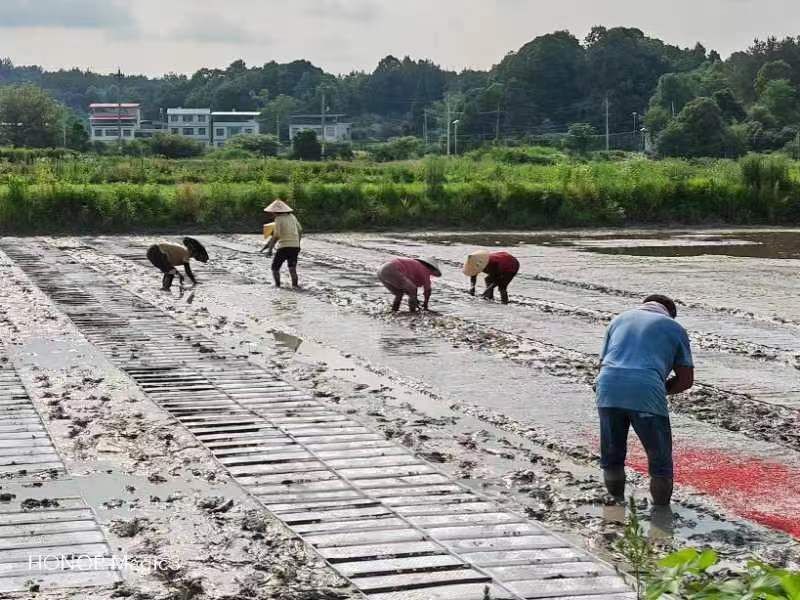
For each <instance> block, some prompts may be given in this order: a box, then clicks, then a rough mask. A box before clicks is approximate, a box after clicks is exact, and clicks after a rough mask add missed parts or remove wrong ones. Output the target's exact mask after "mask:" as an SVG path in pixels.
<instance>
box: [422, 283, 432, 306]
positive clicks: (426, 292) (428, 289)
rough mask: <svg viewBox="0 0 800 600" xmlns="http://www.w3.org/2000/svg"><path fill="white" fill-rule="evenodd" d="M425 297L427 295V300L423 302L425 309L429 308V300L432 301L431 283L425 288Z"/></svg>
mask: <svg viewBox="0 0 800 600" xmlns="http://www.w3.org/2000/svg"><path fill="white" fill-rule="evenodd" d="M424 297H425V300H424V301H423V302H422V309H423V310H428V302H430V299H431V286H430V285H429V286H428V287H426V288H425V296H424Z"/></svg>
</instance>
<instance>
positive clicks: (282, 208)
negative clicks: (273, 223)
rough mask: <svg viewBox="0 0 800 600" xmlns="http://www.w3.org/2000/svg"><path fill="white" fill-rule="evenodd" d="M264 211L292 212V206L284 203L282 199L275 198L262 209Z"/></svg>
mask: <svg viewBox="0 0 800 600" xmlns="http://www.w3.org/2000/svg"><path fill="white" fill-rule="evenodd" d="M264 212H268V213H272V214H275V215H277V214H283V213H290V212H294V211H293V210H292V207H291V206H289V205H288V204H286V202H284V201H283V200H275V201H274V202H273V203H272V204H270V205H269V206H268V207H267V208H265V209H264Z"/></svg>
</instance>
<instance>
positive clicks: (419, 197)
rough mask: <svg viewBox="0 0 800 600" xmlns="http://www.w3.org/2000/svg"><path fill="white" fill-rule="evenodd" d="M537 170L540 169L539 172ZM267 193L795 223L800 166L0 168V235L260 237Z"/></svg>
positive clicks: (457, 163)
mask: <svg viewBox="0 0 800 600" xmlns="http://www.w3.org/2000/svg"><path fill="white" fill-rule="evenodd" d="M542 163H545V164H542ZM273 197H282V198H287V199H289V200H290V201H291V202H292V203H293V204H294V205H295V207H296V209H297V211H298V214H299V216H300V217H301V219H302V220H303V222H304V223H305V224H306V226H307V227H308V228H309V229H312V230H338V229H368V228H392V227H397V228H408V227H424V228H432V227H443V228H448V227H452V228H455V227H461V228H474V227H509V228H535V227H569V226H609V225H625V224H645V225H647V224H668V223H681V224H709V223H718V224H736V225H747V224H766V223H784V224H789V223H791V224H796V223H800V165H798V163H792V162H790V161H788V160H787V159H785V158H781V157H765V156H750V157H746V158H744V159H742V160H741V161H738V162H737V161H725V160H718V161H706V162H687V161H680V160H670V161H658V162H654V161H647V160H644V159H641V158H636V157H633V158H627V159H623V160H616V161H609V160H595V161H581V160H574V159H570V158H567V157H565V156H562V155H557V154H554V155H553V156H550V157H547V160H537V161H534V163H524V162H523V163H521V164H520V163H513V164H512V163H509V162H500V161H498V160H497V159H496V158H495V157H492V156H491V155H483V156H476V157H473V158H459V159H453V160H449V161H448V160H444V159H441V158H432V159H427V160H424V161H409V162H402V163H389V164H376V163H369V162H360V161H355V162H347V163H338V162H331V163H301V162H295V161H285V160H276V159H272V160H232V161H213V160H184V161H180V160H159V159H133V160H129V159H110V158H78V159H39V160H36V161H32V162H28V163H0V232H1V233H4V234H24V233H39V232H48V233H53V232H114V231H134V230H142V231H144V230H178V229H183V228H194V229H204V230H209V231H214V230H217V231H219V230H235V231H252V230H257V229H258V228H259V226H260V224H261V222H262V220H263V214H262V212H261V211H262V208H263V206H265V204H266V203H268V202H269V200H270V199H272V198H273Z"/></svg>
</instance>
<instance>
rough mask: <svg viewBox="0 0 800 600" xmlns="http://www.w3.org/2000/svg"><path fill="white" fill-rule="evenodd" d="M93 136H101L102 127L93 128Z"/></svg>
mask: <svg viewBox="0 0 800 600" xmlns="http://www.w3.org/2000/svg"><path fill="white" fill-rule="evenodd" d="M94 137H103V130H102V129H95V130H94Z"/></svg>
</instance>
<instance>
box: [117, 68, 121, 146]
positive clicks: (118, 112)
mask: <svg viewBox="0 0 800 600" xmlns="http://www.w3.org/2000/svg"><path fill="white" fill-rule="evenodd" d="M121 95H122V69H119V68H118V69H117V135H118V143H119V147H120V150H122V99H121Z"/></svg>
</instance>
